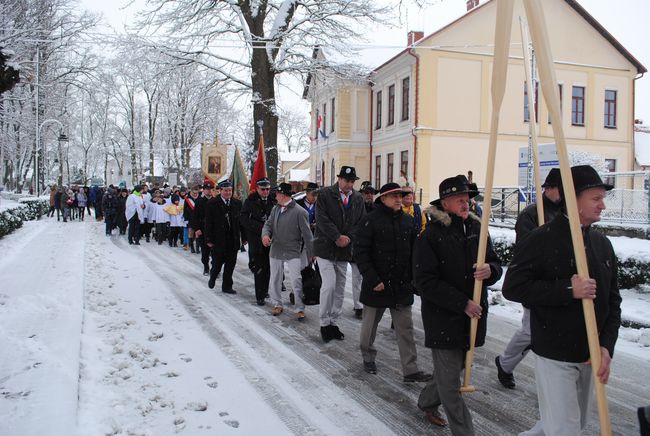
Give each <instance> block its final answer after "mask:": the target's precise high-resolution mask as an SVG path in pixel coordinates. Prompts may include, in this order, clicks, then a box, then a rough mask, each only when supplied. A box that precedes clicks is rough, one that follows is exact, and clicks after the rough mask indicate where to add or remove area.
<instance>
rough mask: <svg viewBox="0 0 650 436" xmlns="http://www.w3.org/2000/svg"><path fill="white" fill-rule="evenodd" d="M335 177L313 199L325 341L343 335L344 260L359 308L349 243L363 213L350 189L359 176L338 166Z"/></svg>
mask: <svg viewBox="0 0 650 436" xmlns="http://www.w3.org/2000/svg"><path fill="white" fill-rule="evenodd" d="M337 177H338V181H337V183H335V184H334V185H332V186H328V187H326V188H323V189H321V190H320V194H319V195H318V200H317V201H316V233H315V240H314V251H315V254H316V256H317V262H318V268H319V269H320V274H321V278H322V279H323V285H322V286H321V290H320V313H319V316H320V326H321V328H320V332H321V337H322V339H323V341H325V342H329V341H330V340H332V339H339V340H341V339H343V337H344V335H343V333H341V331H340V330H339V328H338V326H337V325H336V322H337V320H338V318H339V316H340V315H341V310H342V308H343V295H344V292H345V281H346V276H347V266H348V263H350V266H351V267H352V274H353V283H352V288H353V289H352V292H353V297H354V298H353V299H354V303H355V307H354V309H355V310H359V311H360V310H361V308H362V306H361V303H360V302H358V298H359V297H358V296H359V293H360V291H361V281H360V280H357V279H355V276H358V277H359V279H360V277H361V274H359V269H358V268H357V267H356V265H355V264H354V263H353V261H352V245H351V243H352V241H353V239H354V231H355V227H356V225H357V224H358V223H359V221H361V219H362V218H363V216H364V215H365V214H366V209H365V207H364V206H363V197H362V196H361V194H359V193H358V192H355V191H354V190H353V189H352V188H353V186H354V182H355V181H356V180H358V179H359V178H358V177H357V173H356V170H355V169H354V167H349V166H342V167H341V171H340V172H339V174H338V176H337ZM357 281H358V286H357V283H356V282H357ZM357 288H358V289H357Z"/></svg>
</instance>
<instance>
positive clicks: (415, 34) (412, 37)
mask: <svg viewBox="0 0 650 436" xmlns="http://www.w3.org/2000/svg"><path fill="white" fill-rule="evenodd" d="M422 38H424V32H421V31H419V30H411V31H409V33H407V35H406V45H407V46H409V47H410V46H412V45H413V44H415V43H416V42H418V41H419V40H421V39H422Z"/></svg>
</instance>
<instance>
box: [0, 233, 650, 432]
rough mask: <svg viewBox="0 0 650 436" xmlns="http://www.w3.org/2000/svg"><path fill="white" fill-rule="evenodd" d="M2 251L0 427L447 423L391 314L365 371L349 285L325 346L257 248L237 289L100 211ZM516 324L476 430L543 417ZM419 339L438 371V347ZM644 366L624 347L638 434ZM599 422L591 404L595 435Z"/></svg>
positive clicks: (616, 410)
mask: <svg viewBox="0 0 650 436" xmlns="http://www.w3.org/2000/svg"><path fill="white" fill-rule="evenodd" d="M0 251H1V252H2V259H1V260H0V276H1V277H3V285H2V287H1V288H0V345H1V346H2V350H3V355H2V358H1V359H0V393H1V395H0V414H1V415H2V417H3V419H2V420H0V434H3V435H5V434H7V435H21V436H23V435H32V434H33V435H43V434H48V435H70V434H74V433H76V434H80V435H95V434H97V435H99V434H121V433H124V434H126V433H127V432H132V433H135V434H152V435H165V434H176V433H178V434H188V435H194V434H240V435H242V434H245V435H249V434H278V435H281V434H313V435H334V434H368V435H370V434H372V435H384V434H386V435H388V434H401V435H419V434H449V432H448V430H440V429H437V428H432V427H431V426H430V425H428V424H427V423H426V422H425V421H424V420H423V419H422V415H421V413H420V412H419V411H418V410H417V408H416V401H417V395H418V393H419V390H420V388H421V385H419V384H405V383H402V381H401V378H402V374H401V371H400V365H399V358H398V352H397V345H396V342H395V340H394V333H393V332H392V331H391V330H390V318H389V316H386V317H385V319H384V320H383V321H382V323H381V324H380V327H379V330H378V334H377V342H376V346H377V349H378V356H377V365H378V370H379V373H378V374H377V375H368V374H366V373H364V372H363V370H362V367H361V356H360V352H359V350H358V335H359V328H360V321H358V320H356V319H355V318H354V317H353V312H352V305H351V293H350V290H349V289H348V290H347V296H346V302H345V305H344V316H343V319H342V320H341V322H340V328H341V330H342V331H343V332H344V333H345V334H346V339H345V340H344V341H333V342H331V343H329V344H323V343H322V341H321V340H320V336H319V329H318V319H317V318H318V317H317V306H314V307H308V308H307V311H306V313H307V319H306V320H305V321H304V322H302V323H300V322H298V321H296V320H295V318H294V315H293V311H292V308H291V306H289V305H287V306H285V312H284V313H283V314H282V315H280V316H279V317H272V316H271V315H270V307H269V306H268V305H267V306H266V307H259V306H257V305H255V297H254V292H253V282H252V277H251V276H250V273H249V272H248V270H247V268H246V264H247V261H248V259H247V255H246V253H242V254H240V258H239V264H238V266H237V269H236V270H235V276H234V279H235V289H237V290H238V294H237V295H226V294H223V293H221V292H220V291H219V289H220V283H219V281H218V282H217V286H216V287H215V290H212V291H211V290H209V289H208V288H207V286H206V280H205V278H204V277H203V276H202V275H201V274H200V273H201V265H200V261H199V258H198V256H197V255H193V254H190V253H189V252H184V251H182V250H180V249H171V248H169V247H168V246H166V245H162V246H158V245H154V244H146V243H144V242H143V246H140V247H135V246H129V245H128V244H127V243H126V241H125V239H124V238H120V237H117V236H113V237H111V238H106V237H105V236H103V226H102V225H101V224H98V223H91V222H89V223H67V225H66V226H63V225H62V224H61V223H57V222H56V221H51V220H46V221H43V222H37V223H29V225H27V226H26V227H25V228H24V229H21V230H20V231H19V232H18V233H16V234H15V235H12V236H10V237H8V238H4V239H3V240H2V241H0ZM26 259H28V260H29V261H26ZM215 291H216V292H215ZM285 297H286V298H287V299H288V295H286V296H285ZM414 312H415V313H419V307H418V306H417V305H416V309H415V310H414ZM82 315H83V317H82ZM414 318H415V324H416V342H417V343H418V344H422V343H423V332H422V323H421V319H420V317H419V316H415V317H414ZM515 327H516V325H515V323H513V322H512V321H510V320H509V319H507V318H502V317H499V316H491V317H490V319H489V332H488V338H487V343H486V346H485V347H482V348H480V349H478V350H477V353H476V355H475V358H476V364H475V367H474V370H473V384H474V385H475V386H476V387H477V389H478V390H477V392H475V393H473V394H470V395H468V396H467V401H468V405H469V408H470V410H471V411H472V414H473V417H474V424H475V428H476V432H477V434H480V435H490V436H493V435H495V434H499V435H500V434H514V433H517V432H519V431H522V430H525V429H527V428H528V427H530V426H532V424H533V423H534V421H535V420H536V416H537V405H536V394H535V385H534V375H533V369H532V366H531V365H532V364H533V360H532V358H530V357H528V358H526V359H525V360H524V362H522V364H521V365H520V367H518V370H517V374H516V375H517V386H518V387H517V389H516V390H514V391H510V390H505V389H503V388H501V387H500V385H499V384H498V382H497V381H496V374H495V372H496V370H495V369H494V364H493V361H494V357H495V355H496V354H497V353H498V352H500V351H501V350H503V348H504V347H505V344H506V342H507V340H508V339H509V338H510V335H511V334H512V332H513V331H514V329H515ZM418 353H419V365H420V368H421V369H422V370H425V371H431V369H432V368H431V358H430V353H429V351H428V350H427V349H425V348H424V347H421V346H418ZM649 370H650V362H649V361H648V359H641V358H638V357H634V356H630V355H626V354H624V353H621V352H618V353H617V354H616V356H615V357H614V367H613V374H612V378H611V381H610V384H609V386H608V394H609V401H610V414H611V418H612V426H613V428H614V431H615V433H616V434H621V435H632V434H638V429H637V424H636V417H635V410H636V407H638V406H640V405H647V404H650V390H649V389H648V388H647V387H646V386H647V384H646V383H645V382H644V380H645V378H646V374H648V373H650V371H649ZM77 397H78V401H76V400H77ZM596 426H597V417H596V415H595V412H594V416H593V418H592V420H591V424H590V427H589V434H597V427H596Z"/></svg>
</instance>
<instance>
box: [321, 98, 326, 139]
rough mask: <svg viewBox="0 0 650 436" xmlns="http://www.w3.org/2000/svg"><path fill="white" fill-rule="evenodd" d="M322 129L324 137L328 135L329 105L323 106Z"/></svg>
mask: <svg viewBox="0 0 650 436" xmlns="http://www.w3.org/2000/svg"><path fill="white" fill-rule="evenodd" d="M321 129H322V130H323V136H325V135H327V103H325V104H324V105H323V125H322V126H321Z"/></svg>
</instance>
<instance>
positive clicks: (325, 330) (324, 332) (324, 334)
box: [320, 326, 334, 343]
mask: <svg viewBox="0 0 650 436" xmlns="http://www.w3.org/2000/svg"><path fill="white" fill-rule="evenodd" d="M320 337H321V338H323V342H325V343H327V342H329V341H331V340H332V339H334V338H333V337H332V333H331V332H330V326H325V327H321V328H320Z"/></svg>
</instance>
